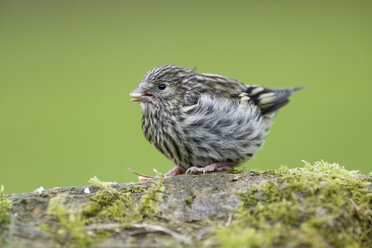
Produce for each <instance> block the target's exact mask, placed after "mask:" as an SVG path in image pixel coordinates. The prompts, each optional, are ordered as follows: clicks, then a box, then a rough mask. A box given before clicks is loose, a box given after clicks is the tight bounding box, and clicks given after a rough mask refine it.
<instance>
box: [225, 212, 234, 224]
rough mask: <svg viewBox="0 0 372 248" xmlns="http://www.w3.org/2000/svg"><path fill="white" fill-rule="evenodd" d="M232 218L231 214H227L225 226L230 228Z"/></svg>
mask: <svg viewBox="0 0 372 248" xmlns="http://www.w3.org/2000/svg"><path fill="white" fill-rule="evenodd" d="M232 217H233V214H232V213H229V216H228V218H227V222H226V224H225V226H230V224H231V222H232Z"/></svg>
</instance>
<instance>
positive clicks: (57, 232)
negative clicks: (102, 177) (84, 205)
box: [41, 195, 94, 247]
mask: <svg viewBox="0 0 372 248" xmlns="http://www.w3.org/2000/svg"><path fill="white" fill-rule="evenodd" d="M47 213H48V214H50V215H53V216H55V217H56V218H57V220H58V222H57V226H56V227H49V226H45V225H44V226H42V227H41V228H42V230H44V231H47V232H50V233H52V234H54V237H55V239H56V241H57V242H58V244H60V245H61V247H65V246H67V247H91V246H92V244H93V241H94V238H93V236H92V235H89V234H88V233H87V232H86V231H85V226H86V224H87V223H88V220H87V219H86V218H84V217H83V216H82V211H81V209H80V208H72V207H70V206H68V205H66V203H65V195H59V196H57V197H54V198H53V199H51V200H50V201H49V206H48V209H47Z"/></svg>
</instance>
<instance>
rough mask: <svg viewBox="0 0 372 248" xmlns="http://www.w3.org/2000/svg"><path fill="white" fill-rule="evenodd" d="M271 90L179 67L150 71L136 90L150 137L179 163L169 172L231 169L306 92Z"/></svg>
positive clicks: (135, 98) (135, 97) (133, 94)
mask: <svg viewBox="0 0 372 248" xmlns="http://www.w3.org/2000/svg"><path fill="white" fill-rule="evenodd" d="M300 89H301V88H293V89H273V90H271V89H267V88H263V87H260V86H257V85H252V86H250V85H246V84H244V83H242V82H239V81H237V80H235V79H232V78H228V77H224V76H220V75H214V74H202V73H197V72H196V71H194V70H190V69H186V68H182V67H178V66H175V65H163V66H159V67H155V68H153V69H152V70H150V71H148V72H147V73H146V75H145V76H144V77H143V79H142V81H141V83H140V84H139V86H138V88H137V89H135V90H134V91H133V92H131V93H130V96H131V97H132V99H131V100H132V101H134V102H140V104H141V107H142V111H143V116H142V129H143V132H144V134H145V137H146V139H147V140H148V141H149V142H150V143H151V144H153V145H154V146H155V147H156V148H157V149H158V150H159V151H160V152H161V153H163V154H164V155H165V156H166V157H167V158H169V159H170V160H172V161H173V163H175V165H176V167H174V169H172V170H171V171H169V172H168V173H167V174H165V175H166V176H174V175H179V174H183V173H185V172H186V173H188V172H191V173H195V172H203V173H205V172H209V171H220V170H227V169H229V168H231V167H234V166H238V165H240V164H242V163H243V162H244V161H246V160H248V159H249V158H251V157H252V156H253V155H254V154H255V153H256V152H257V151H258V150H259V149H260V148H261V147H262V145H263V143H264V139H265V137H266V135H267V134H268V130H269V127H270V126H271V124H272V119H273V117H274V116H275V114H276V112H277V111H278V109H279V108H281V107H283V106H284V105H286V104H287V103H288V101H289V100H288V97H289V96H290V95H291V94H292V93H294V92H296V91H298V90H300Z"/></svg>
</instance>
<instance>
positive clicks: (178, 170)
mask: <svg viewBox="0 0 372 248" xmlns="http://www.w3.org/2000/svg"><path fill="white" fill-rule="evenodd" d="M184 173H185V170H184V169H182V168H181V167H178V166H176V167H174V168H173V169H171V170H170V171H168V172H167V173H166V174H164V176H166V177H169V176H177V175H182V174H184Z"/></svg>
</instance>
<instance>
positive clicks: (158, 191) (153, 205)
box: [42, 177, 164, 247]
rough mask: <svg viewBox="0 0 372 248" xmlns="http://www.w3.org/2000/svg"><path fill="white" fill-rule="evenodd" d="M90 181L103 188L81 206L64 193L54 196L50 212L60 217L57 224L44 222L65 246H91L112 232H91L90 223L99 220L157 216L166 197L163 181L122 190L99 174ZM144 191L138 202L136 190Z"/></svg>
mask: <svg viewBox="0 0 372 248" xmlns="http://www.w3.org/2000/svg"><path fill="white" fill-rule="evenodd" d="M89 183H91V184H92V185H94V186H97V187H99V188H100V190H99V191H98V192H97V193H96V194H95V195H94V196H92V197H90V199H89V202H88V203H86V204H83V205H81V206H79V207H75V208H74V207H71V206H68V205H67V204H66V203H65V196H63V195H60V196H57V197H55V198H53V199H51V200H50V202H49V206H48V210H47V212H48V214H50V215H52V216H55V217H56V218H57V220H58V221H57V227H55V226H42V229H43V230H44V231H47V232H50V233H53V234H54V236H55V238H56V240H57V242H58V243H59V244H60V245H61V246H68V247H91V246H92V244H93V243H94V241H97V240H98V239H99V238H100V237H103V236H107V235H109V233H107V232H105V231H102V230H96V231H95V232H92V231H91V232H87V231H86V226H87V225H90V224H95V223H106V222H113V221H114V222H119V223H122V224H123V228H124V227H128V226H130V224H132V223H135V222H140V221H142V220H143V219H144V218H153V217H154V214H155V213H156V212H157V202H160V201H162V199H163V194H162V191H164V186H163V181H162V179H160V180H159V182H158V183H156V184H154V185H153V186H151V187H149V188H148V189H146V188H143V187H138V186H136V187H133V188H128V189H125V190H122V191H118V190H116V189H115V188H113V187H112V183H109V182H101V181H100V180H98V179H97V178H96V177H94V178H92V179H91V180H90V181H89ZM134 193H142V195H141V199H140V201H139V203H138V204H136V203H135V201H134V200H133V198H132V197H133V196H132V194H134Z"/></svg>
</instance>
